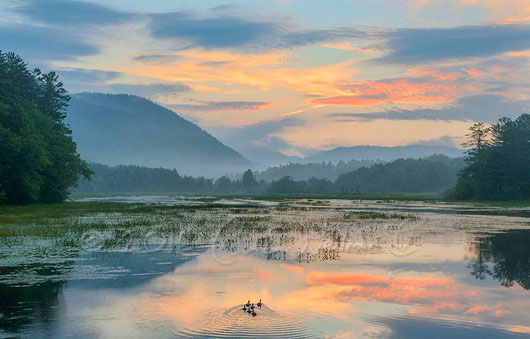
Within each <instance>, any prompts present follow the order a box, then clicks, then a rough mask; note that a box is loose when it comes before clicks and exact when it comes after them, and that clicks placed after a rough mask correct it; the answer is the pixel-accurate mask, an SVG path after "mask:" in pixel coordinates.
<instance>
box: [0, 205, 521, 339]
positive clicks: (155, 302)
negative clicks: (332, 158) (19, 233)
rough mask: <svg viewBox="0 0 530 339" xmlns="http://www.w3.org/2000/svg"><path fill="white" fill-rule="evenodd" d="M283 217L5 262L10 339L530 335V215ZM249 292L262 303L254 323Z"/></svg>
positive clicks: (2, 327) (4, 322)
mask: <svg viewBox="0 0 530 339" xmlns="http://www.w3.org/2000/svg"><path fill="white" fill-rule="evenodd" d="M273 211H274V213H272V212H271V213H269V214H267V216H266V218H265V217H263V216H262V217H260V218H258V219H257V218H256V216H253V215H247V214H244V213H247V212H248V211H246V210H243V211H242V215H239V217H238V219H237V220H236V219H234V220H236V221H237V222H240V223H241V225H236V226H237V227H236V226H233V224H228V226H226V227H224V228H221V231H219V232H217V233H214V234H213V235H214V236H212V234H210V233H208V232H207V231H204V229H206V230H208V229H207V228H201V232H203V233H204V234H201V235H200V237H199V238H198V241H197V243H196V244H194V245H193V246H181V245H177V244H172V246H169V247H168V246H163V247H159V246H154V247H153V248H149V247H148V246H142V247H141V248H134V246H133V247H130V246H128V247H126V250H125V249H110V250H105V251H102V250H98V251H95V252H83V251H81V252H80V253H78V252H76V253H75V254H72V258H70V259H69V260H61V261H60V262H55V263H54V262H52V261H49V262H48V263H46V264H39V263H35V264H31V265H26V266H17V265H11V266H9V264H10V263H11V261H9V260H4V261H0V264H1V265H0V273H1V275H2V276H0V283H1V285H0V314H1V316H0V337H2V336H18V335H20V336H22V337H29V338H32V337H33V338H42V337H54V338H71V337H76V338H85V337H100V338H112V337H120V338H166V337H178V338H180V337H199V338H204V337H290V338H296V337H299V338H308V337H316V338H322V337H339V338H340V337H343V338H350V337H363V336H368V337H385V336H392V337H404V338H405V337H406V338H409V337H426V336H429V335H432V334H433V333H435V334H436V335H437V336H439V337H458V336H466V337H508V336H516V335H521V336H528V335H530V327H529V326H528V324H530V314H528V309H530V298H528V297H529V296H530V295H529V293H530V292H529V291H528V290H529V287H530V286H529V280H530V279H529V275H530V262H529V260H530V230H521V229H516V228H521V227H522V226H521V225H523V226H524V222H527V221H528V220H521V219H520V218H519V219H515V218H512V217H500V216H475V215H473V216H461V215H458V216H455V215H453V216H450V215H447V214H443V215H442V214H428V213H425V214H423V215H421V218H418V217H407V218H405V219H399V220H396V219H385V218H382V217H380V216H378V215H374V214H367V216H368V217H369V218H358V217H359V215H357V214H353V217H352V220H353V223H352V222H351V220H350V219H348V218H347V216H349V215H350V214H351V213H350V214H347V215H346V217H345V215H343V213H342V212H340V211H339V212H338V211H323V212H319V213H323V214H309V213H308V212H307V211H299V210H297V211H283V210H282V211H279V210H273ZM243 212H244V213H243ZM208 213H210V214H213V212H208ZM238 213H239V212H238ZM275 213H277V214H275ZM276 215H280V216H286V218H287V219H288V221H289V222H292V221H293V220H295V221H296V222H299V221H300V220H301V221H300V225H301V226H300V227H298V228H293V227H287V226H288V225H287V221H286V222H285V223H276V224H273V223H272V222H271V220H274V218H275V217H276ZM361 216H365V215H364V214H362V215H361ZM198 217H200V218H203V215H202V214H201V215H199V216H198ZM311 218H312V220H313V221H311V222H308V221H307V220H309V219H311ZM319 218H321V219H326V220H327V221H326V223H325V227H321V226H320V225H322V223H321V222H320V221H321V219H319ZM193 220H195V219H193ZM269 224H272V225H273V226H274V227H272V228H269V227H267V226H268V225H269ZM499 224H501V225H502V226H501V227H499V226H498V225H499ZM231 225H232V226H231ZM492 225H495V227H493V226H492ZM229 226H230V227H229ZM165 227H166V228H169V227H171V225H170V224H168V225H165ZM192 231H193V229H192ZM486 231H489V232H490V233H487V234H486V233H485V232H486ZM493 231H495V232H493ZM190 234H195V233H191V232H190ZM193 239H195V238H193ZM209 239H213V240H212V241H210V242H209V243H208V241H209ZM199 244H201V245H199ZM37 259H38V260H41V259H42V258H37ZM37 259H35V260H37ZM470 271H471V275H470V274H469V273H470ZM24 274H25V275H26V278H28V277H30V278H31V277H33V276H38V277H39V278H38V279H26V280H27V281H28V282H30V284H29V285H28V286H21V285H20V282H21V281H23V279H21V278H23V277H24ZM31 282H33V283H31ZM499 282H501V284H499ZM500 285H502V286H500ZM503 286H509V287H511V288H504V287H503ZM248 299H251V300H252V301H253V302H256V301H257V300H259V299H262V300H263V302H264V307H263V309H262V310H260V311H259V312H258V314H257V316H256V317H252V316H249V315H248V314H247V313H245V312H242V311H241V307H242V303H244V302H246V300H248Z"/></svg>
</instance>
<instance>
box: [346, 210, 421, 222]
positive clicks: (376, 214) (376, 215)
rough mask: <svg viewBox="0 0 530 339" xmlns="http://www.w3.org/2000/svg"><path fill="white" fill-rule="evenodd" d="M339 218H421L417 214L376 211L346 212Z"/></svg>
mask: <svg viewBox="0 0 530 339" xmlns="http://www.w3.org/2000/svg"><path fill="white" fill-rule="evenodd" d="M339 219H342V220H356V219H359V220H367V219H381V220H419V219H420V217H419V216H418V215H416V214H411V213H407V214H402V213H395V212H391V213H386V212H374V211H352V212H347V213H344V214H343V215H342V216H341V217H339Z"/></svg>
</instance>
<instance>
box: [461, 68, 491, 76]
mask: <svg viewBox="0 0 530 339" xmlns="http://www.w3.org/2000/svg"><path fill="white" fill-rule="evenodd" d="M461 69H462V71H463V72H465V73H466V74H468V75H470V76H472V77H473V78H478V77H483V76H484V75H486V73H484V72H481V71H479V70H477V69H476V68H469V69H468V68H464V67H462V68H461Z"/></svg>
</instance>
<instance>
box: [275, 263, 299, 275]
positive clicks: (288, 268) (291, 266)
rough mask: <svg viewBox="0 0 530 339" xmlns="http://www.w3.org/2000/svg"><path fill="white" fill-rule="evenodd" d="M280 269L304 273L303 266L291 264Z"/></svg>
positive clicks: (283, 265)
mask: <svg viewBox="0 0 530 339" xmlns="http://www.w3.org/2000/svg"><path fill="white" fill-rule="evenodd" d="M280 267H281V268H283V269H286V270H289V271H292V272H296V273H302V272H304V268H303V267H302V266H297V265H289V264H280Z"/></svg>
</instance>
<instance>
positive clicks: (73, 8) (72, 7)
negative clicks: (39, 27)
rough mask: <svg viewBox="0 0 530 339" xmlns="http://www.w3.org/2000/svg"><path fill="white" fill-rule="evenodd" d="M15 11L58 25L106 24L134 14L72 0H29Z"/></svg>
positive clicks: (33, 18) (121, 20)
mask: <svg viewBox="0 0 530 339" xmlns="http://www.w3.org/2000/svg"><path fill="white" fill-rule="evenodd" d="M15 11H16V12H17V13H19V14H21V15H23V16H27V17H28V18H30V19H31V20H33V21H38V22H42V23H47V24H58V25H76V26H78V25H106V24H117V23H122V22H124V21H128V20H131V19H132V18H133V17H134V14H131V13H127V12H122V11H117V10H113V9H111V8H109V7H105V6H101V5H98V4H94V3H89V2H83V1H73V0H66V1H65V0H46V1H40V0H29V1H24V2H22V4H21V5H20V6H18V7H16V8H15Z"/></svg>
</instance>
